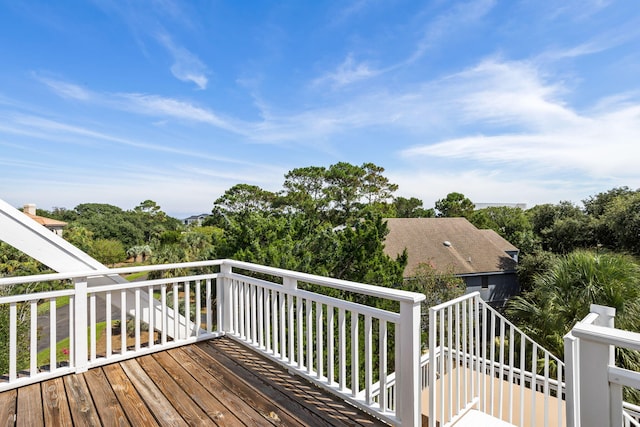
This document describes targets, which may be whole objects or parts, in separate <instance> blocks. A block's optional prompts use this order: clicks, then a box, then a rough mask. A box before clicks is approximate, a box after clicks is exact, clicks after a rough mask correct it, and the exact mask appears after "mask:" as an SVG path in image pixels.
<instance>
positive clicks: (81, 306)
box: [74, 277, 89, 373]
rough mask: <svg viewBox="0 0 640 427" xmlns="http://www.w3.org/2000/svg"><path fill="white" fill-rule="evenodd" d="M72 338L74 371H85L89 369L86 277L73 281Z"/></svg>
mask: <svg viewBox="0 0 640 427" xmlns="http://www.w3.org/2000/svg"><path fill="white" fill-rule="evenodd" d="M74 287H75V291H76V293H75V296H74V304H75V307H74V314H75V319H74V338H75V348H74V351H75V365H76V373H81V372H85V371H87V370H88V369H89V351H88V347H89V343H88V342H87V335H88V334H87V328H88V327H89V324H88V318H87V298H88V294H87V278H86V277H78V278H77V279H75V281H74Z"/></svg>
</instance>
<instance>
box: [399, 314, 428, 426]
mask: <svg viewBox="0 0 640 427" xmlns="http://www.w3.org/2000/svg"><path fill="white" fill-rule="evenodd" d="M420 323H421V322H420V303H419V302H402V303H400V334H399V335H400V337H399V338H400V339H399V340H398V342H397V343H396V345H400V355H401V360H396V367H397V370H396V374H397V375H398V376H399V378H396V380H397V383H396V384H397V385H398V386H399V389H397V393H398V395H397V396H398V400H397V406H396V408H397V415H398V416H399V418H400V422H401V423H402V426H403V427H404V426H411V427H418V426H420V425H421V422H422V421H421V417H422V414H421V408H420V404H421V399H420V393H421V390H420ZM396 339H397V338H396Z"/></svg>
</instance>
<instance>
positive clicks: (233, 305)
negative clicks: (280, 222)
mask: <svg viewBox="0 0 640 427" xmlns="http://www.w3.org/2000/svg"><path fill="white" fill-rule="evenodd" d="M149 271H157V272H161V273H162V274H161V275H160V276H164V278H160V279H154V280H141V281H132V282H126V283H112V284H101V283H103V282H104V280H103V279H104V277H106V276H111V275H125V274H129V273H136V272H149ZM180 272H182V273H180ZM185 272H187V273H185ZM53 282H56V283H67V284H68V286H67V287H66V288H65V289H62V290H56V291H48V292H38V293H26V294H21V295H11V296H2V297H0V327H2V325H7V328H8V331H7V335H8V337H9V339H8V345H7V346H6V347H7V348H6V349H5V350H6V351H4V352H0V368H1V367H3V365H2V363H3V362H2V361H3V360H6V363H5V365H6V368H5V369H3V370H2V371H1V372H0V391H4V390H8V389H11V388H16V387H20V386H23V385H27V384H30V383H35V382H39V381H43V380H45V379H50V378H53V377H56V376H61V375H65V374H68V373H73V372H83V371H86V370H87V369H89V368H91V367H95V366H99V365H103V364H107V363H112V362H116V361H120V360H124V359H128V358H132V357H138V356H140V355H143V354H148V353H151V352H155V351H160V350H164V349H168V348H172V347H176V346H180V345H184V344H189V343H193V342H196V341H198V340H203V339H210V338H213V337H216V336H220V335H227V336H230V337H232V338H234V339H236V340H238V341H240V342H243V343H244V344H246V345H249V346H251V347H253V348H254V349H255V350H256V351H259V352H261V353H263V354H264V355H266V356H267V357H269V358H271V359H272V360H274V361H276V362H278V363H280V364H282V365H284V366H286V367H287V369H289V370H291V371H294V372H296V373H297V374H299V375H302V376H304V377H306V378H308V379H309V380H310V381H313V382H314V383H316V384H317V385H318V386H320V387H322V388H324V389H326V390H328V391H330V392H332V393H335V394H337V395H339V396H340V397H341V398H343V399H345V400H348V401H350V402H351V403H353V404H354V405H356V406H358V407H360V408H362V409H364V410H366V411H369V412H371V413H373V414H374V415H376V416H378V417H379V418H381V419H383V420H386V421H388V422H389V423H391V424H394V425H402V426H418V425H420V423H421V410H420V409H421V408H420V390H421V387H420V379H419V377H420V369H421V368H420V303H421V301H422V300H423V299H424V295H421V294H416V293H410V292H404V291H399V290H395V289H389V288H381V287H376V286H369V285H363V284H359V283H353V282H347V281H341V280H335V279H330V278H327V277H321V276H314V275H309V274H303V273H296V272H293V271H288V270H282V269H275V268H270V267H265V266H260V265H256V264H249V263H243V262H237V261H231V260H216V261H202V262H195V263H184V264H169V265H158V266H141V267H127V268H118V269H107V270H104V271H93V270H92V271H85V272H79V273H54V274H47V275H38V276H26V277H12V278H0V291H1V290H2V289H3V288H5V287H7V286H24V285H29V284H34V283H53ZM336 290H338V291H341V292H347V293H349V295H352V296H353V298H351V299H352V300H353V301H347V300H345V299H342V298H335V297H332V296H330V295H331V293H332V292H335V291H336ZM132 294H133V296H134V297H133V298H131V295H132ZM0 295H1V294H0ZM367 299H378V300H387V301H388V302H389V301H391V304H392V305H393V304H395V307H396V309H394V310H391V311H390V310H383V309H380V308H376V307H375V306H373V305H366V304H363V303H360V302H355V301H363V300H367ZM61 302H64V303H63V304H61ZM387 305H388V304H387ZM174 310H177V311H178V312H179V314H180V315H179V316H178V315H173V312H174ZM116 320H118V321H119V323H120V325H119V328H120V330H119V331H118V330H114V324H115V322H114V321H116ZM43 328H46V329H49V337H50V338H49V340H48V342H47V343H45V346H44V347H46V348H45V349H43V350H41V351H38V349H39V347H43V345H42V344H43V343H42V340H41V339H39V337H38V335H39V332H40V331H41V329H43ZM125 331H127V332H125ZM0 332H1V331H0ZM169 332H170V333H169ZM127 335H129V338H128V339H127V338H126V336H127ZM118 339H119V341H118ZM0 344H1V343H0ZM61 347H62V348H61ZM0 348H1V347H0ZM401 349H402V351H401ZM389 373H394V378H393V401H392V402H389V401H388V399H387V398H386V396H387V395H386V394H383V395H380V396H376V393H375V384H382V389H385V390H388V389H389V387H387V385H386V384H385V381H386V380H387V378H388V376H389Z"/></svg>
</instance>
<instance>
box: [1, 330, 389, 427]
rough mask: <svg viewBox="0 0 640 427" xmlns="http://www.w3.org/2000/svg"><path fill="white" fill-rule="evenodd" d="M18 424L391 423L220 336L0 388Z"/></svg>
mask: <svg viewBox="0 0 640 427" xmlns="http://www.w3.org/2000/svg"><path fill="white" fill-rule="evenodd" d="M14 414H15V417H14ZM14 419H15V420H17V421H15V420H14ZM15 425H25V426H26V425H28V426H40V425H45V426H58V425H63V426H64V425H96V426H111V425H114V426H116V425H118V426H120V425H123V426H126V425H145V426H147V425H151V426H153V425H176V426H180V425H234V426H235V425H246V426H258V427H271V426H284V425H286V426H338V425H354V426H358V425H366V426H370V425H371V426H373V425H385V424H384V423H382V422H381V421H379V420H376V419H375V418H373V417H371V416H370V415H368V414H366V413H364V412H361V411H359V410H357V409H355V408H354V407H353V406H351V405H349V404H348V403H346V402H343V401H341V400H340V399H338V398H336V397H335V396H332V395H330V394H328V393H325V392H323V391H321V390H320V389H318V388H317V387H315V386H314V385H312V384H311V383H308V382H307V381H305V380H303V379H301V378H300V377H297V376H293V375H291V374H289V373H288V372H287V371H286V370H285V369H283V368H282V367H280V366H279V365H277V364H275V363H273V362H272V361H270V360H268V359H267V358H265V357H262V356H260V355H259V354H258V353H255V352H253V351H252V350H250V349H249V348H247V347H245V346H243V345H241V344H239V343H237V342H235V341H233V340H231V339H230V338H220V339H215V340H212V341H208V342H201V343H199V344H193V345H189V346H184V347H180V348H175V349H173V350H169V351H164V352H159V353H155V354H153V355H147V356H141V357H138V358H136V359H131V360H127V361H124V362H119V363H114V364H110V365H105V366H102V367H98V368H94V369H91V370H89V371H87V372H85V373H82V374H79V375H67V376H64V377H60V378H56V379H52V380H47V381H43V382H41V383H37V384H32V385H30V386H26V387H21V388H19V389H17V390H11V391H7V392H3V393H0V427H3V426H15Z"/></svg>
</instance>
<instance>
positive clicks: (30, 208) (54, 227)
mask: <svg viewBox="0 0 640 427" xmlns="http://www.w3.org/2000/svg"><path fill="white" fill-rule="evenodd" d="M22 212H23V213H24V214H25V215H26V216H28V217H29V218H31V219H32V220H34V221H35V222H37V223H38V224H40V225H43V226H45V227H47V228H48V229H49V230H51V231H53V232H54V233H56V234H57V235H58V236H62V230H63V229H64V227H66V226H67V223H66V222H64V221H58V220H56V219H51V218H46V217H43V216H38V215H36V205H34V204H33V203H29V204H26V205H24V207H23V208H22Z"/></svg>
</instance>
